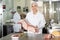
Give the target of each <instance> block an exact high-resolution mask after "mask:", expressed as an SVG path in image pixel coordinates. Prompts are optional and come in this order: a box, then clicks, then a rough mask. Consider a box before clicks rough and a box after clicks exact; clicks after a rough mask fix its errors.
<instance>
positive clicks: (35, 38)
mask: <svg viewBox="0 0 60 40" xmlns="http://www.w3.org/2000/svg"><path fill="white" fill-rule="evenodd" d="M13 34H20V33H11V34H9V35H7V36H5V37H3V38H1V40H12V39H11V35H13ZM44 35H45V34H36V35H32V34H30V35H29V36H28V34H27V33H24V34H23V35H22V36H20V37H19V40H60V38H59V37H55V38H52V39H47V38H46V39H45V38H44Z"/></svg>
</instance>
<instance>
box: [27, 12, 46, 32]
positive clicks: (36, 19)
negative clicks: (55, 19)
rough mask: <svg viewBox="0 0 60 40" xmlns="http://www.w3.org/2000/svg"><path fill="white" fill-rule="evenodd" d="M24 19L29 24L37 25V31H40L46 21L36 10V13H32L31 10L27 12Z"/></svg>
mask: <svg viewBox="0 0 60 40" xmlns="http://www.w3.org/2000/svg"><path fill="white" fill-rule="evenodd" d="M26 19H27V20H28V22H29V23H30V24H31V25H34V26H38V28H39V33H42V28H43V27H44V26H45V23H46V22H45V19H44V16H43V14H42V13H40V12H37V14H36V15H34V14H33V12H29V13H28V14H27V16H26Z"/></svg>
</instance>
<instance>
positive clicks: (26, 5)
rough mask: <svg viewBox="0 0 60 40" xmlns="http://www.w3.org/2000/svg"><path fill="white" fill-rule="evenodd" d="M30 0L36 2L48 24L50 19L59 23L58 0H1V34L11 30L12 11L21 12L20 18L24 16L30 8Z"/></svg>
mask: <svg viewBox="0 0 60 40" xmlns="http://www.w3.org/2000/svg"><path fill="white" fill-rule="evenodd" d="M32 1H37V2H38V5H39V10H40V11H41V12H42V13H43V14H44V16H45V19H46V22H47V24H48V25H49V23H50V20H52V19H53V20H54V23H60V16H59V15H60V0H3V5H2V6H3V13H2V14H3V22H2V21H1V23H0V24H1V25H0V27H1V28H0V33H1V34H2V28H3V36H6V35H7V34H9V33H11V32H13V31H12V30H13V29H12V26H13V21H12V19H13V15H14V12H15V11H16V10H17V11H18V12H19V13H20V14H21V18H22V19H23V18H25V16H26V14H27V13H28V12H29V11H30V9H31V7H30V6H31V2H32ZM0 16H1V15H0ZM1 20H2V18H1ZM2 23H3V27H2Z"/></svg>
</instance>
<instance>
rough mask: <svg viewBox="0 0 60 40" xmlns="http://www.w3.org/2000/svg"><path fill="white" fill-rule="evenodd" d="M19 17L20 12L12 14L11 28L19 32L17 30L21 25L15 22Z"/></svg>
mask: <svg viewBox="0 0 60 40" xmlns="http://www.w3.org/2000/svg"><path fill="white" fill-rule="evenodd" d="M20 19H21V17H20V14H18V13H17V12H16V13H15V14H14V16H13V21H14V23H15V24H14V26H13V29H14V32H19V30H20V29H21V25H20V24H17V22H18V21H19V20H20Z"/></svg>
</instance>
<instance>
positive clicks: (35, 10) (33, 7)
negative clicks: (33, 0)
mask: <svg viewBox="0 0 60 40" xmlns="http://www.w3.org/2000/svg"><path fill="white" fill-rule="evenodd" d="M37 10H38V6H37V4H32V11H33V12H37Z"/></svg>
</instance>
